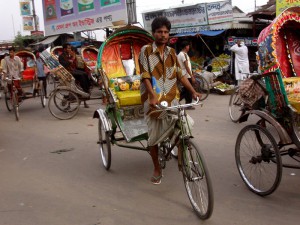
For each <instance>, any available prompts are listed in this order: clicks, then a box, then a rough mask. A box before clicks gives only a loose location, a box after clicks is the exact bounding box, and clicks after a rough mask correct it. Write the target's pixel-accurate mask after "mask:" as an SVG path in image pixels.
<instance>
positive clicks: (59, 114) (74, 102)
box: [48, 89, 80, 120]
mask: <svg viewBox="0 0 300 225" xmlns="http://www.w3.org/2000/svg"><path fill="white" fill-rule="evenodd" d="M79 106H80V100H79V98H78V96H77V94H76V93H74V92H72V91H70V90H68V89H56V90H55V91H54V92H52V93H51V96H50V98H49V101H48V108H49V111H50V113H51V114H52V115H53V116H54V117H55V118H57V119H60V120H67V119H71V118H73V117H74V116H75V115H76V114H77V112H78V110H79Z"/></svg>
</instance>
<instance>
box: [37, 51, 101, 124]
mask: <svg viewBox="0 0 300 225" xmlns="http://www.w3.org/2000/svg"><path fill="white" fill-rule="evenodd" d="M60 48H61V47H59V48H57V49H60ZM57 49H56V50H57ZM58 54H60V53H58ZM40 56H41V58H42V59H43V61H44V62H45V64H46V65H47V67H48V68H49V69H50V71H51V74H52V75H53V77H54V83H55V86H54V90H53V91H52V92H51V93H50V97H49V101H48V108H49V111H50V113H51V114H52V115H53V116H54V117H55V118H57V119H61V120H65V119H71V118H73V117H74V116H75V115H76V114H77V113H78V111H79V106H80V104H81V102H82V101H88V100H95V99H100V98H101V97H102V96H101V93H100V91H98V92H97V93H96V91H92V90H91V91H90V92H89V93H86V92H84V91H83V90H82V88H81V87H80V85H79V84H78V83H77V82H76V81H75V79H74V77H73V76H72V74H71V73H70V72H69V71H67V70H66V69H65V68H64V67H63V66H62V65H61V64H60V63H59V61H58V56H59V55H57V54H56V53H55V48H54V49H53V50H52V51H50V50H49V49H46V50H44V51H43V52H42V53H41V54H40ZM83 63H84V62H83ZM91 88H93V87H91ZM96 88H98V89H99V86H98V87H96ZM92 93H93V95H92Z"/></svg>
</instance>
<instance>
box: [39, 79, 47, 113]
mask: <svg viewBox="0 0 300 225" xmlns="http://www.w3.org/2000/svg"><path fill="white" fill-rule="evenodd" d="M43 82H44V81H43ZM39 93H40V98H41V103H42V107H43V108H45V106H46V96H45V90H44V86H43V87H42V88H41V89H40V90H39Z"/></svg>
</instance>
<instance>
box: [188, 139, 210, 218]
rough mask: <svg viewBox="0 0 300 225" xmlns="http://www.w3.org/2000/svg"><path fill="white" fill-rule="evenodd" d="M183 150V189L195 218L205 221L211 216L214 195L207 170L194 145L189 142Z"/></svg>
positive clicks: (199, 152) (201, 156) (197, 148)
mask: <svg viewBox="0 0 300 225" xmlns="http://www.w3.org/2000/svg"><path fill="white" fill-rule="evenodd" d="M183 148H186V149H185V150H183V157H182V175H183V181H184V184H185V189H186V192H187V195H188V197H189V200H190V202H191V205H192V207H193V208H194V210H195V212H196V214H197V216H198V217H199V218H200V219H202V220H205V219H208V218H209V217H210V216H211V215H212V212H213V207H214V194H213V188H212V183H211V179H210V176H209V172H208V168H207V166H206V163H205V161H204V157H203V155H202V153H201V151H199V147H198V146H197V145H196V143H194V142H193V141H192V140H189V141H187V144H185V146H183ZM194 185H195V186H196V187H195V188H194Z"/></svg>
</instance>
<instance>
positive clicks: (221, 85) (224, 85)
mask: <svg viewBox="0 0 300 225" xmlns="http://www.w3.org/2000/svg"><path fill="white" fill-rule="evenodd" d="M216 88H217V89H231V87H230V85H229V84H224V83H222V84H219V85H218V86H216Z"/></svg>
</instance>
